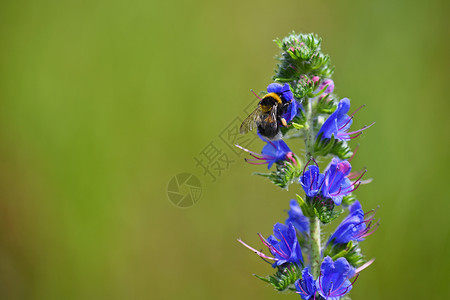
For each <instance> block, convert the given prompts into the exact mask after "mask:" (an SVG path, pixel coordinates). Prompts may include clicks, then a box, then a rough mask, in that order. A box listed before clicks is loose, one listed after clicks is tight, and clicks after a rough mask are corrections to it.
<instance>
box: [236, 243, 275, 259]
mask: <svg viewBox="0 0 450 300" xmlns="http://www.w3.org/2000/svg"><path fill="white" fill-rule="evenodd" d="M237 241H238V242H239V243H241V244H242V245H244V246H245V247H247V248H248V249H250V250H252V251H253V252H255V253H256V254H258V256H260V257H262V258H265V259H270V260H278V259H276V258H273V257H270V256H267V255H265V254H264V253H262V252H261V251H258V250H256V249H254V248H252V247H250V246H249V245H247V244H246V243H244V242H243V241H242V240H241V239H238V240H237Z"/></svg>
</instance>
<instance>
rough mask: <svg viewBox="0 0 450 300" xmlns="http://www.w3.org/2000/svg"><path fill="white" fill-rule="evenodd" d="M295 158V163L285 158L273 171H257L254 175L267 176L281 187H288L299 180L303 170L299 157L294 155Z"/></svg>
mask: <svg viewBox="0 0 450 300" xmlns="http://www.w3.org/2000/svg"><path fill="white" fill-rule="evenodd" d="M293 158H294V161H295V163H294V162H291V161H287V160H285V161H283V162H281V163H277V168H276V169H275V170H274V171H272V172H271V173H259V172H255V173H253V175H258V176H263V177H266V178H268V179H269V180H270V181H272V183H273V184H275V185H277V186H279V187H280V188H282V189H288V188H289V185H290V184H291V183H294V182H296V181H298V178H299V177H300V175H301V174H302V171H303V170H302V168H301V164H300V160H299V159H298V157H297V156H294V157H293Z"/></svg>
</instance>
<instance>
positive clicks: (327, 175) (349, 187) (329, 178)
mask: <svg viewBox="0 0 450 300" xmlns="http://www.w3.org/2000/svg"><path fill="white" fill-rule="evenodd" d="M305 168H306V167H305ZM351 169H352V166H351V165H350V163H349V162H348V161H346V160H342V161H341V160H339V159H338V158H333V159H332V161H331V163H330V165H329V166H328V167H327V169H326V170H325V172H324V174H321V173H320V170H319V167H317V166H314V165H312V166H309V167H308V171H304V172H303V174H302V176H300V179H299V181H300V184H301V185H302V187H303V190H304V191H305V194H306V196H308V197H309V198H313V197H319V198H325V199H331V200H333V202H334V204H336V205H341V203H342V198H343V197H344V196H346V195H348V194H350V193H351V192H353V191H354V190H356V189H357V188H358V187H359V185H360V184H361V177H362V175H361V176H360V177H359V178H358V179H357V180H356V181H354V182H353V183H352V182H351V181H350V179H349V178H348V175H349V174H350V171H351ZM363 175H364V173H363Z"/></svg>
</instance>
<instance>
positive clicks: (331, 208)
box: [307, 198, 344, 224]
mask: <svg viewBox="0 0 450 300" xmlns="http://www.w3.org/2000/svg"><path fill="white" fill-rule="evenodd" d="M307 201H308V203H309V205H310V207H311V209H312V211H313V212H314V214H315V215H316V216H317V217H318V218H319V220H320V221H321V222H322V223H324V224H327V223H330V222H331V221H333V220H334V219H336V218H337V217H339V216H340V215H341V214H342V213H343V212H344V210H343V209H339V210H335V205H334V202H333V200H331V199H325V200H324V199H322V198H307Z"/></svg>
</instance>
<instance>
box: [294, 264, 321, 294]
mask: <svg viewBox="0 0 450 300" xmlns="http://www.w3.org/2000/svg"><path fill="white" fill-rule="evenodd" d="M295 288H296V289H297V294H299V295H300V296H301V297H302V299H303V300H308V299H310V298H311V297H313V296H314V295H315V294H316V291H317V288H316V283H315V281H314V278H313V276H312V275H311V273H310V271H309V267H306V268H304V269H303V271H302V278H300V279H297V281H296V282H295Z"/></svg>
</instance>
